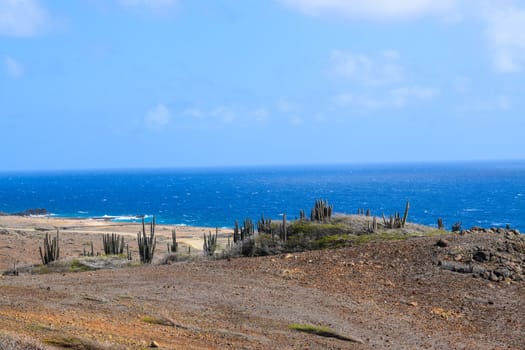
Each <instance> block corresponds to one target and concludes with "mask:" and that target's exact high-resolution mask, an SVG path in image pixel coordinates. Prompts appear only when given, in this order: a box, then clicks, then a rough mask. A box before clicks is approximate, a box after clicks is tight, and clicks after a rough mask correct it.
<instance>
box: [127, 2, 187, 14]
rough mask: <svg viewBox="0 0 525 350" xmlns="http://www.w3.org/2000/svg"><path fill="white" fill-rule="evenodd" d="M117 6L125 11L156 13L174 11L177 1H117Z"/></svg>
mask: <svg viewBox="0 0 525 350" xmlns="http://www.w3.org/2000/svg"><path fill="white" fill-rule="evenodd" d="M118 3H119V5H121V6H122V7H124V8H127V9H134V10H143V9H145V10H148V11H153V12H157V13H162V12H164V11H170V10H174V9H175V8H176V7H177V5H178V3H179V0H118Z"/></svg>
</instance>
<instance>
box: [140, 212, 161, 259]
mask: <svg viewBox="0 0 525 350" xmlns="http://www.w3.org/2000/svg"><path fill="white" fill-rule="evenodd" d="M137 243H138V246H139V254H140V262H141V263H143V264H149V263H151V262H152V261H153V255H154V254H155V246H156V244H157V238H156V237H155V217H153V220H152V221H151V223H150V234H149V235H147V234H146V225H145V223H144V218H142V232H139V233H137Z"/></svg>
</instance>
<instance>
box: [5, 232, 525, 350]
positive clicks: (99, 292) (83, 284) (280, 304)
mask: <svg viewBox="0 0 525 350" xmlns="http://www.w3.org/2000/svg"><path fill="white" fill-rule="evenodd" d="M9 235H13V234H12V233H5V234H4V235H2V236H1V237H0V239H1V242H2V245H3V244H5V242H6V240H5V238H6V236H9ZM71 239H73V238H71ZM440 239H445V240H446V242H447V246H446V247H440V246H438V245H436V242H437V241H438V240H440ZM512 239H515V240H516V242H517V243H516V245H513V247H517V248H516V249H518V250H519V249H522V247H523V248H524V250H525V245H522V244H523V241H522V238H521V237H517V238H514V237H513V238H512ZM505 242H506V238H505V236H504V235H501V234H496V233H483V232H476V233H471V234H468V235H463V236H459V235H445V236H442V237H426V238H425V237H423V238H411V239H408V240H404V241H391V242H372V243H367V244H364V245H361V246H355V247H348V248H341V249H335V250H323V251H312V252H305V253H297V254H283V255H278V256H269V257H259V258H234V259H230V260H227V259H224V260H214V261H205V260H198V261H193V262H177V263H174V264H171V265H164V266H135V267H129V268H122V269H113V270H99V271H88V272H77V273H74V272H65V273H49V274H43V275H31V274H21V275H20V276H2V277H1V278H0V329H1V330H3V331H6V332H10V333H16V334H23V335H25V336H28V337H31V338H32V339H35V340H50V339H51V340H52V339H60V338H61V337H66V338H67V337H73V338H78V339H82V340H85V341H86V342H87V341H91V342H92V344H95V345H93V346H97V347H91V348H92V349H94V348H100V349H104V348H107V349H111V348H115V349H119V348H123V349H140V348H145V347H147V346H149V345H150V344H151V342H152V341H155V342H156V343H158V345H159V346H160V347H161V348H164V349H228V348H229V349H278V348H279V349H354V348H355V349H422V348H423V349H424V348H429V349H430V348H432V349H436V348H437V349H523V348H525V324H524V317H523V315H525V303H524V302H523V300H524V296H525V283H524V282H523V280H512V279H510V278H503V279H501V280H498V281H491V280H490V279H486V278H482V277H480V276H474V274H471V273H459V272H454V271H450V270H448V269H444V268H442V266H439V261H442V260H443V259H444V257H448V258H450V259H451V260H454V257H455V255H454V254H456V253H457V254H468V253H467V252H476V251H479V249H477V248H479V247H481V248H483V247H497V246H498V245H502V244H503V245H505ZM513 242H514V241H513ZM10 244H12V245H14V243H10ZM75 244H76V243H75ZM469 247H471V248H472V249H470V248H469ZM456 248H457V249H461V251H459V250H458V251H457V252H456V251H455V250H454V249H456ZM27 249H28V251H29V250H30V248H29V247H27ZM33 249H34V247H33ZM451 251H452V253H451ZM524 253H525V251H524ZM468 258H469V257H467V256H461V259H462V260H463V261H464V262H465V263H467V259H468ZM456 259H457V258H456ZM477 263H479V264H482V263H483V262H479V261H477ZM490 263H491V264H494V263H495V262H494V261H492V262H490ZM518 263H524V262H520V261H518ZM8 265H9V264H6V266H8ZM490 268H491V269H495V268H497V266H496V267H494V266H493V265H490ZM159 323H160V324H159ZM162 323H163V324H162ZM292 323H302V324H312V325H319V326H327V327H330V328H332V329H334V330H335V331H337V332H339V333H341V334H344V335H348V336H351V337H354V338H357V339H360V340H362V341H363V344H359V343H354V342H348V341H343V340H337V339H333V338H325V337H320V336H317V335H310V334H305V333H300V332H297V331H294V330H291V329H289V328H288V327H289V325H290V324H292ZM79 348H80V347H79ZM84 348H88V347H84Z"/></svg>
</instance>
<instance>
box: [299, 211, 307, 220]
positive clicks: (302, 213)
mask: <svg viewBox="0 0 525 350" xmlns="http://www.w3.org/2000/svg"><path fill="white" fill-rule="evenodd" d="M299 220H300V221H306V214H305V213H304V210H303V209H301V210H300V211H299Z"/></svg>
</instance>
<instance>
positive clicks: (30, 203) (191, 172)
mask: <svg viewBox="0 0 525 350" xmlns="http://www.w3.org/2000/svg"><path fill="white" fill-rule="evenodd" d="M321 198H322V199H327V200H328V202H329V203H331V204H333V205H334V212H336V213H350V214H353V213H356V212H357V209H358V208H364V209H370V210H371V212H372V214H374V215H379V216H380V215H381V214H382V213H385V215H387V216H388V215H390V214H393V213H394V212H396V211H399V212H401V213H402V212H403V210H404V208H405V203H406V201H410V213H409V221H411V222H415V223H420V224H427V225H433V226H437V219H438V218H439V217H441V218H443V220H444V223H445V226H446V227H447V228H449V229H450V227H451V226H452V224H454V223H455V222H461V223H462V226H463V228H467V227H471V226H482V227H492V226H497V227H504V226H505V225H507V224H508V225H510V226H511V227H513V228H518V229H519V230H520V231H522V232H524V231H525V161H512V162H511V161H508V162H470V163H435V164H430V163H429V164H376V165H334V166H289V167H249V168H207V169H206V168H202V169H197V168H194V169H162V170H120V171H117V170H111V171H109V170H108V171H102V170H100V171H63V172H26V173H16V172H4V173H0V212H5V213H14V212H21V211H23V210H26V209H29V208H45V209H47V210H48V211H49V212H50V213H52V215H54V216H60V217H75V218H100V217H105V218H107V219H111V220H114V221H119V220H122V221H129V220H133V219H134V217H135V216H138V215H147V216H148V217H151V216H153V215H155V216H156V218H157V222H159V223H163V224H177V225H189V226H210V227H232V226H233V225H234V220H236V219H237V220H239V221H241V220H244V219H245V218H252V219H253V220H254V221H256V220H257V219H258V218H259V217H260V216H261V214H262V213H264V215H265V217H271V218H273V219H280V218H281V217H282V214H283V213H286V215H287V217H288V218H289V219H294V218H296V217H297V216H299V210H301V209H304V210H305V211H306V213H307V215H308V214H309V212H310V209H311V207H312V206H313V204H314V201H315V200H316V199H321Z"/></svg>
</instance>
